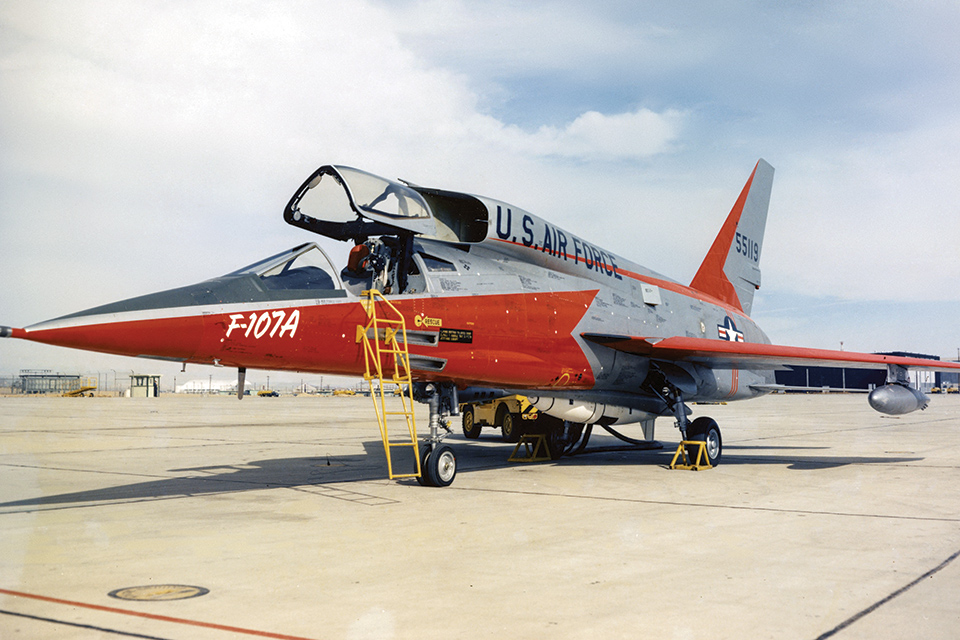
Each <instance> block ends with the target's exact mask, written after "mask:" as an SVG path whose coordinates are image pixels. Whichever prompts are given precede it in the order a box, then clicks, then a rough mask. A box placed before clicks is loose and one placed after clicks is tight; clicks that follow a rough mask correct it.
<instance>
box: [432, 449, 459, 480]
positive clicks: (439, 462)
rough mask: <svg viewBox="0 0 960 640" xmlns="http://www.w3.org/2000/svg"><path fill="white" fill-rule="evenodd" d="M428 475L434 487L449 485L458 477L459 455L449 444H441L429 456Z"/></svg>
mask: <svg viewBox="0 0 960 640" xmlns="http://www.w3.org/2000/svg"><path fill="white" fill-rule="evenodd" d="M427 477H428V478H429V479H430V484H431V485H432V486H434V487H449V486H450V484H451V483H452V482H453V479H454V478H456V477H457V456H456V455H455V454H454V453H453V449H451V448H450V446H449V445H445V444H442V445H440V446H439V447H437V448H436V449H434V450H433V451H432V452H431V453H430V455H429V456H428V457H427Z"/></svg>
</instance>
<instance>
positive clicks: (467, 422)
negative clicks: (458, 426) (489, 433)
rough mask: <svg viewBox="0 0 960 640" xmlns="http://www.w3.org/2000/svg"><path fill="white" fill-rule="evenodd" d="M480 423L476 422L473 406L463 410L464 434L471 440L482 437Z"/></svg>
mask: <svg viewBox="0 0 960 640" xmlns="http://www.w3.org/2000/svg"><path fill="white" fill-rule="evenodd" d="M480 429H481V427H480V425H478V424H477V423H476V421H475V420H474V416H473V408H472V407H467V408H466V409H464V410H463V435H464V436H466V437H467V438H469V439H471V440H476V439H477V438H479V437H480Z"/></svg>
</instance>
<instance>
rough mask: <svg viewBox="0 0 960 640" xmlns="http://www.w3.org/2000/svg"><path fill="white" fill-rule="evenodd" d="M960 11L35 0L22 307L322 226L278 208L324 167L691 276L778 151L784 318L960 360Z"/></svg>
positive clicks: (8, 363) (18, 364) (4, 147)
mask: <svg viewBox="0 0 960 640" xmlns="http://www.w3.org/2000/svg"><path fill="white" fill-rule="evenodd" d="M957 33H960V6H958V5H956V3H953V2H935V1H934V2H925V3H910V4H907V3H902V2H823V3H820V2H792V3H791V2H783V3H776V4H769V3H759V2H740V3H737V2H729V3H723V4H722V5H717V4H716V3H706V2H678V3H644V2H599V3H589V4H585V3H573V2H523V3H520V2H471V3H467V2H451V1H443V2H440V1H423V2H421V1H409V2H403V1H398V2H378V1H367V2H363V1H353V2H323V1H319V2H277V3H262V2H239V1H235V2H162V3H161V2H145V1H136V2H133V1H131V2H117V1H110V2H86V1H69V2H68V1H63V2H35V1H30V2H26V1H16V0H13V1H9V0H8V1H7V2H4V3H3V4H2V5H0V272H2V273H3V274H4V278H3V285H2V288H0V291H2V293H0V323H2V324H7V325H14V326H24V325H28V324H31V323H34V322H38V321H40V320H44V319H48V318H51V317H55V316H58V315H62V314H65V313H70V312H72V311H76V310H79V309H83V308H88V307H91V306H94V305H97V304H101V303H104V302H108V301H112V300H117V299H121V298H124V297H129V296H133V295H138V294H141V293H146V292H149V291H153V290H158V289H162V288H169V287H174V286H179V285H182V284H187V283H191V282H196V281H199V280H203V279H206V278H208V277H212V276H214V275H218V274H221V273H225V272H227V271H231V270H233V269H234V268H236V267H238V266H241V265H244V264H247V263H250V262H253V261H254V260H256V259H257V258H259V257H262V256H266V255H270V254H272V253H275V252H277V251H280V250H282V249H284V248H287V247H289V246H293V245H294V244H296V243H299V242H302V241H304V240H313V239H314V238H313V237H308V236H307V235H306V234H305V232H302V231H299V230H297V229H295V228H293V227H289V226H288V225H286V224H284V223H283V221H282V219H281V211H282V207H283V206H284V204H285V203H286V201H287V199H288V198H289V196H290V195H291V193H292V192H293V190H294V189H295V188H296V187H297V186H298V185H299V184H300V182H301V181H302V180H303V178H304V177H305V176H306V175H308V174H309V173H310V172H311V171H312V170H313V169H314V168H316V167H317V166H319V165H321V164H327V163H343V164H352V165H354V166H359V167H361V168H365V169H367V170H370V171H373V172H375V173H380V174H382V175H386V176H391V177H402V178H405V179H409V180H412V181H414V182H417V183H419V184H428V185H432V186H438V187H442V188H448V189H454V190H462V191H468V192H472V193H479V194H483V195H488V196H491V197H494V198H498V199H502V200H506V201H509V202H513V203H515V204H516V205H518V206H520V207H523V208H526V209H528V210H530V211H532V212H534V213H536V214H538V215H540V216H542V217H544V218H546V219H548V220H551V221H553V222H555V223H557V224H559V225H560V226H562V227H564V228H566V229H568V230H570V231H572V232H574V233H577V234H578V235H581V236H582V237H586V238H588V239H590V240H592V241H593V242H595V243H596V244H598V245H600V246H604V247H605V248H608V249H610V250H612V251H615V252H617V253H619V254H622V255H624V256H626V257H629V258H631V259H633V260H635V261H637V262H640V263H641V264H645V265H646V266H649V267H650V268H652V269H654V270H656V271H659V272H661V273H664V274H666V275H668V276H671V277H674V278H676V279H678V280H680V281H682V282H689V280H690V278H691V277H692V276H693V273H694V272H695V271H696V268H697V266H698V264H699V262H700V260H701V258H702V256H703V254H704V253H705V251H706V249H707V247H708V246H709V244H710V242H711V241H712V238H713V236H714V235H715V234H716V232H717V230H718V229H719V226H720V224H721V222H722V220H723V217H724V216H725V214H726V213H727V211H729V208H730V206H731V205H732V204H733V201H734V200H735V198H736V196H737V194H738V193H739V190H740V188H741V187H742V185H743V182H744V181H745V180H746V178H747V176H748V175H749V172H750V171H751V169H752V168H753V166H754V164H755V162H756V160H757V158H759V157H763V158H765V159H766V160H767V161H769V162H770V163H771V164H773V166H774V167H776V169H777V174H776V178H775V180H774V190H773V197H772V200H771V209H770V215H769V219H768V225H767V234H766V240H765V243H764V249H763V259H762V262H761V267H762V269H763V287H762V288H761V290H760V292H759V294H758V298H757V301H756V304H755V308H754V316H755V318H756V319H757V320H758V321H759V322H760V324H761V326H763V327H764V328H765V329H766V330H767V333H768V334H769V335H770V337H771V339H773V341H774V342H778V343H784V344H794V345H803V346H815V347H826V348H838V347H839V343H840V341H843V342H844V348H846V349H850V350H861V351H874V350H877V351H880V350H910V351H919V352H925V353H931V354H935V355H940V356H943V357H957V349H958V347H960V322H958V318H960V313H958V312H960V292H958V283H960V255H958V254H960V215H958V214H960V211H958V209H960V206H958V205H957V202H956V201H957V198H956V194H957V192H958V187H960V154H958V153H957V149H960V54H958V53H957V51H956V42H955V41H956V34H957ZM325 246H329V245H325ZM339 250H340V248H335V251H339ZM107 365H111V366H109V367H108V366H107ZM120 366H123V367H124V368H127V369H129V368H137V369H138V370H139V369H142V368H144V365H143V363H139V362H136V361H131V360H126V359H119V358H108V357H100V356H93V355H90V354H82V353H79V352H77V353H73V352H70V351H66V350H60V349H53V348H49V347H42V346H38V345H29V344H26V343H17V342H14V341H4V342H3V343H0V371H2V372H16V371H17V370H18V369H20V368H25V367H43V368H53V369H58V370H71V371H72V370H78V369H81V370H93V371H95V370H97V369H98V368H104V367H106V368H113V369H117V368H118V367H120ZM147 368H157V369H158V370H159V369H163V366H162V365H153V364H149V365H147ZM198 370H199V369H198ZM163 372H166V369H164V371H163ZM206 374H207V372H206V370H203V371H201V372H200V373H199V374H198V375H199V377H205V376H206Z"/></svg>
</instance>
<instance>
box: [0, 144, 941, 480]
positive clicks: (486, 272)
mask: <svg viewBox="0 0 960 640" xmlns="http://www.w3.org/2000/svg"><path fill="white" fill-rule="evenodd" d="M772 183H773V167H771V166H770V165H769V164H767V163H766V162H765V161H763V160H760V161H759V162H758V163H757V165H756V167H755V168H754V170H753V173H752V174H751V175H750V178H749V179H748V180H747V183H746V185H745V186H744V188H743V190H742V192H741V193H740V196H739V197H738V198H737V200H736V203H735V204H734V206H733V209H732V210H731V211H730V214H729V215H728V216H727V218H726V221H725V222H724V223H723V226H722V227H721V229H720V233H719V235H717V237H716V240H715V241H714V242H713V245H712V246H711V247H710V250H709V251H708V252H707V255H706V257H705V258H704V260H703V263H702V264H701V266H700V268H699V270H698V271H697V273H696V275H695V276H694V278H693V281H692V282H690V283H689V284H687V285H684V284H681V283H679V282H676V281H674V280H671V279H669V278H667V277H665V276H662V275H659V274H657V273H654V272H653V271H650V270H649V269H646V268H644V267H642V266H640V265H638V264H636V263H634V262H631V261H630V260H627V259H626V258H624V257H621V256H619V255H616V254H614V253H612V252H610V251H607V250H606V249H603V248H601V247H599V246H598V245H596V244H593V243H591V242H589V241H587V240H585V239H584V238H582V237H580V236H578V235H575V234H573V233H571V232H569V231H566V230H564V229H561V228H559V227H557V226H556V225H553V224H551V223H550V222H547V221H546V220H544V219H542V218H539V217H537V216H535V215H533V214H531V213H528V212H527V211H524V210H522V209H520V208H518V207H515V206H512V205H510V204H507V203H505V202H500V201H497V200H492V199H490V198H486V197H480V196H475V195H468V194H464V193H456V192H452V191H443V190H440V189H432V188H424V187H420V186H417V185H414V184H410V183H403V182H397V181H392V180H387V179H384V178H381V177H378V176H375V175H372V174H370V173H367V172H364V171H360V170H358V169H354V168H350V167H345V166H332V165H331V166H323V167H320V168H319V169H318V170H317V171H316V172H314V173H313V174H312V175H311V176H310V177H309V178H308V179H307V180H306V182H304V183H303V184H302V185H301V186H300V188H299V189H297V191H296V193H295V194H294V195H293V197H292V198H291V200H290V202H289V203H288V204H287V206H286V209H285V210H284V214H283V215H284V219H285V220H286V221H287V222H288V223H290V224H292V225H295V226H297V227H300V228H302V229H305V230H307V231H310V232H313V233H317V234H320V235H322V236H326V237H328V238H332V239H334V240H339V241H349V242H352V243H353V248H352V249H351V250H350V254H349V259H348V263H347V264H346V265H345V266H343V267H342V268H340V269H338V268H335V267H334V265H333V264H332V263H331V261H330V259H329V258H328V257H327V255H326V254H325V253H324V251H323V250H322V249H321V248H320V247H319V246H317V245H316V244H314V243H307V244H302V245H300V246H297V247H294V248H293V249H290V250H289V251H285V252H283V253H279V254H277V255H274V256H271V257H269V258H267V259H265V260H261V261H260V262H257V263H254V264H252V265H250V266H248V267H245V268H243V269H239V270H237V271H234V272H232V273H229V274H227V275H224V276H221V277H219V278H213V279H211V280H207V281H204V282H201V283H199V284H194V285H190V286H186V287H182V288H179V289H172V290H169V291H163V292H160V293H154V294H150V295H145V296H141V297H137V298H132V299H129V300H124V301H121V302H116V303H113V304H108V305H104V306H100V307H95V308H92V309H88V310H86V311H81V312H79V313H74V314H71V315H67V316H63V317H61V318H57V319H55V320H50V321H47V322H41V323H39V324H35V325H32V326H30V327H27V328H25V329H19V328H9V327H2V328H0V335H2V336H4V337H11V336H12V337H14V338H22V339H25V340H33V341H37V342H42V343H47V344H53V345H60V346H65V347H74V348H78V349H87V350H92V351H101V352H105V353H113V354H121V355H129V356H140V357H148V358H159V359H164V360H172V361H177V362H183V363H197V364H214V365H219V366H226V367H236V368H237V369H238V370H239V372H240V385H239V387H240V392H239V393H240V394H242V387H243V374H244V372H245V371H246V369H247V368H256V369H268V370H269V369H274V370H289V371H301V372H314V373H324V374H342V375H354V376H358V375H364V374H369V360H368V357H369V354H368V353H365V350H366V349H369V344H370V342H371V341H372V342H374V343H376V344H386V342H389V341H390V337H391V335H392V336H393V338H394V343H395V344H396V343H397V342H402V343H403V345H402V347H403V350H402V355H401V357H400V360H399V363H398V361H397V360H396V359H395V360H394V364H393V365H392V369H390V370H391V371H393V373H394V374H396V372H397V371H399V370H400V369H405V370H408V371H409V374H408V378H407V379H408V380H409V381H410V385H409V387H410V388H411V389H412V391H413V392H414V395H415V397H416V399H418V400H420V401H425V402H427V403H428V405H429V407H430V435H429V436H428V437H427V438H426V440H425V442H424V444H423V445H422V446H419V451H420V453H419V456H415V457H416V458H417V463H418V464H417V473H416V475H417V476H418V477H421V478H422V481H423V483H425V484H433V485H439V486H445V485H447V484H450V482H452V481H453V477H454V475H455V473H456V457H455V454H454V452H453V450H452V449H451V448H450V447H449V446H448V445H445V444H442V442H441V439H442V434H441V427H444V426H445V425H446V421H447V419H448V418H449V416H451V415H457V414H458V407H459V405H460V403H461V402H466V401H469V400H471V399H476V398H489V397H495V396H496V395H497V394H507V393H523V394H525V395H526V396H527V397H528V398H529V400H530V402H531V403H532V404H533V405H534V406H535V407H537V409H539V412H540V414H541V416H542V417H541V422H542V424H543V425H546V426H545V429H546V432H547V433H546V435H547V438H548V442H549V443H550V449H551V452H552V453H553V454H555V455H559V454H562V453H563V452H565V451H569V450H570V449H571V448H572V445H574V444H576V442H577V441H578V440H580V438H581V437H585V436H583V435H582V434H584V433H586V434H587V435H588V434H589V428H590V427H591V426H592V425H600V426H603V427H612V426H613V425H620V424H625V423H641V425H642V427H643V432H644V438H645V439H647V440H652V439H653V433H654V432H653V426H654V422H655V420H656V418H658V417H672V418H673V420H674V421H675V423H676V426H677V427H678V428H679V429H680V432H681V434H682V436H683V439H685V440H695V441H697V440H698V441H701V442H705V446H704V447H703V449H704V450H705V452H706V454H707V456H708V458H709V461H710V463H712V464H716V463H717V462H719V460H720V457H721V453H722V446H723V445H722V438H721V433H720V427H719V426H718V425H717V423H716V422H715V421H714V420H712V419H711V418H709V417H706V416H700V417H697V418H696V419H693V420H691V418H690V414H691V410H690V409H689V407H688V403H691V402H710V401H714V402H715V401H730V400H743V399H747V398H754V397H757V396H760V395H762V394H764V393H768V392H770V391H773V390H775V389H776V388H777V387H776V385H775V384H774V375H773V372H774V371H775V370H776V369H780V368H785V367H789V366H791V365H841V366H844V367H861V368H876V369H886V370H887V383H886V384H885V385H883V386H881V387H879V388H877V389H875V390H873V391H872V392H871V393H870V395H869V403H870V405H871V406H872V407H873V408H874V409H876V410H878V411H881V412H884V413H888V414H901V413H907V412H910V411H914V410H916V409H922V408H924V407H926V404H927V401H928V399H927V398H926V397H925V396H924V395H923V394H922V393H921V392H919V391H917V390H915V389H913V388H911V387H910V386H909V384H908V379H907V371H908V369H910V368H917V369H926V370H956V369H960V363H947V362H941V361H935V360H927V359H921V358H908V357H897V356H889V355H876V354H867V353H853V352H848V351H829V350H822V349H806V348H800V347H789V346H781V345H774V344H771V343H770V340H769V339H768V338H767V336H766V334H764V333H763V331H761V330H760V328H759V327H758V326H757V325H756V323H754V322H753V321H752V320H751V319H750V311H751V307H752V304H753V298H754V293H755V292H756V290H757V289H759V287H760V268H759V264H760V255H761V252H762V249H763V235H764V227H765V224H766V218H767V209H768V205H769V199H770V190H771V186H772ZM370 292H378V293H377V294H376V295H378V296H379V297H376V296H375V295H374V294H373V293H370ZM385 304H389V305H390V308H391V309H393V310H394V311H395V314H396V315H398V316H399V317H400V318H401V319H402V320H404V321H405V324H404V327H409V328H407V329H406V330H405V331H403V332H402V333H401V332H400V330H399V329H389V328H388V329H383V328H381V329H379V330H378V329H376V328H373V329H372V330H371V328H370V326H369V322H368V318H369V317H370V314H371V309H373V310H374V312H375V309H376V308H378V307H382V306H383V305H385ZM371 331H372V333H371ZM398 335H401V337H400V338H399V340H398V339H397V336H398ZM395 358H396V356H395ZM389 368H390V367H388V369H389ZM368 377H369V376H368ZM414 437H415V436H414ZM413 446H414V447H417V444H416V443H413ZM388 460H389V451H388ZM421 465H423V473H421V468H420V467H421Z"/></svg>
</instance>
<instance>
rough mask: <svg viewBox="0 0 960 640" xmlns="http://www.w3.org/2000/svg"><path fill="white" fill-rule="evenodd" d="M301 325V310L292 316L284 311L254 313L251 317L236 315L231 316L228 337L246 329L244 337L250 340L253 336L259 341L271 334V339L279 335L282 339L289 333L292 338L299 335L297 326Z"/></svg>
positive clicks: (294, 311)
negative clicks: (236, 330) (237, 330)
mask: <svg viewBox="0 0 960 640" xmlns="http://www.w3.org/2000/svg"><path fill="white" fill-rule="evenodd" d="M299 324H300V310H299V309H294V310H293V311H292V312H291V313H290V316H289V317H287V312H286V311H284V310H283V309H277V310H276V311H264V312H263V313H257V312H253V313H251V314H250V315H249V316H248V315H246V314H244V313H234V314H231V315H230V325H229V326H228V327H227V336H226V337H228V338H229V337H230V334H231V333H233V331H234V329H245V331H244V332H243V337H244V338H248V337H250V336H251V335H253V337H254V338H257V339H258V340H259V339H260V338H262V337H263V336H265V335H267V332H268V331H269V332H270V337H271V338H272V337H274V336H276V335H279V336H280V337H281V338H282V337H283V335H284V334H285V333H287V332H289V334H288V335H289V336H290V337H291V338H292V337H293V336H294V335H296V333H297V326H298V325H299Z"/></svg>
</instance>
